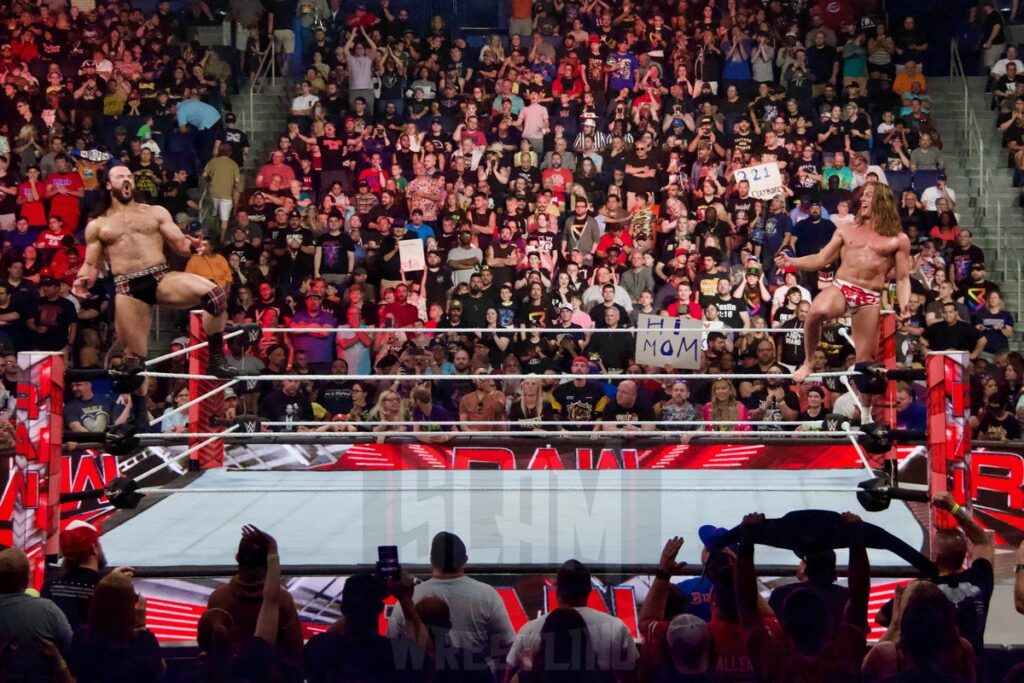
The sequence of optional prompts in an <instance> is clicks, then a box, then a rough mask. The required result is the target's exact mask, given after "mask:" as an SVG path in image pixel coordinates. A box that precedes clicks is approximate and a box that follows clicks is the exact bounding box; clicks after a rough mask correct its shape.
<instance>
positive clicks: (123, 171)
mask: <svg viewBox="0 0 1024 683" xmlns="http://www.w3.org/2000/svg"><path fill="white" fill-rule="evenodd" d="M106 189H107V191H108V192H109V193H110V208H108V209H107V211H106V212H104V213H103V215H101V216H98V217H97V218H95V219H93V220H91V221H89V224H88V225H87V226H86V228H85V263H83V264H82V267H81V269H80V270H79V271H78V277H76V278H75V282H74V286H73V288H72V291H73V292H74V294H75V296H77V297H80V298H88V297H89V296H90V294H89V291H88V290H89V288H90V287H92V285H93V283H95V282H96V277H97V276H98V275H99V273H100V269H101V268H102V267H103V260H104V257H105V258H106V260H107V261H109V263H110V270H111V272H112V273H113V275H114V284H115V289H116V292H117V296H116V298H115V308H114V328H115V329H116V331H117V337H118V339H119V340H120V341H121V343H122V344H123V346H124V356H125V372H126V373H135V374H137V373H139V372H141V371H142V370H143V369H144V368H145V359H146V355H147V353H148V351H149V329H150V325H151V323H152V319H153V312H152V311H153V308H152V307H153V305H154V304H159V305H161V306H168V307H170V308H178V309H189V308H193V307H195V306H199V307H200V308H202V309H203V329H204V330H205V331H206V338H207V340H208V341H209V343H210V345H209V348H208V349H207V360H206V372H207V374H209V375H214V376H216V377H221V378H225V379H227V378H231V377H235V376H237V375H238V374H239V371H238V370H237V369H235V368H233V367H231V366H229V365H228V364H227V363H226V362H225V360H224V340H223V332H224V326H225V323H226V322H227V307H228V295H227V292H225V291H224V289H223V288H221V287H220V286H219V285H217V284H214V283H213V282H210V281H209V280H207V279H206V278H203V277H200V276H198V275H193V274H191V273H179V272H174V271H171V270H168V268H167V260H166V259H165V258H164V245H165V244H166V245H168V246H169V247H170V248H171V249H173V250H174V251H176V252H177V253H179V254H181V255H183V256H188V255H191V254H192V253H194V250H195V249H196V248H197V247H198V246H199V241H200V239H199V238H198V237H189V236H188V235H186V234H185V233H183V232H182V231H181V229H180V228H179V227H178V226H177V224H175V222H174V220H173V219H172V218H171V214H170V213H168V211H167V209H165V208H163V207H162V206H154V205H150V204H142V203H139V202H136V201H135V179H134V176H133V174H132V172H131V170H130V169H129V168H128V167H127V166H122V165H117V166H113V167H112V168H111V169H110V170H109V171H108V173H107V182H106ZM145 397H146V382H145V381H142V382H141V383H139V386H138V387H137V388H135V390H134V391H133V393H132V410H131V418H130V420H129V422H130V424H132V425H134V426H135V427H136V428H137V429H139V430H145V429H146V428H147V427H148V423H149V419H148V415H147V406H146V398H145Z"/></svg>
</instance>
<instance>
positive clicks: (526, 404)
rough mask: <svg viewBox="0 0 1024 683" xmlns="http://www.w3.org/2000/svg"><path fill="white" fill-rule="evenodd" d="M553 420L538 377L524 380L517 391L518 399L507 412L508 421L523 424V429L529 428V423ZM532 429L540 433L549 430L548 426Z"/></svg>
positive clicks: (552, 411) (549, 404) (550, 407)
mask: <svg viewBox="0 0 1024 683" xmlns="http://www.w3.org/2000/svg"><path fill="white" fill-rule="evenodd" d="M554 419H555V411H554V408H553V406H552V405H551V403H550V401H548V399H547V398H546V397H545V396H544V387H543V385H542V383H541V378H540V376H539V375H538V376H537V377H527V378H526V379H524V380H523V382H522V385H521V388H520V390H519V398H518V400H516V401H514V402H513V403H512V408H511V410H509V412H508V421H509V422H519V423H525V424H523V427H525V428H529V427H530V425H529V423H530V422H550V421H553V420H554ZM533 429H534V431H538V432H542V431H545V430H547V429H550V426H549V425H536V426H535V427H534V428H533Z"/></svg>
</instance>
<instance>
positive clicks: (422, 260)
mask: <svg viewBox="0 0 1024 683" xmlns="http://www.w3.org/2000/svg"><path fill="white" fill-rule="evenodd" d="M398 260H399V263H400V264H401V268H402V272H403V273H411V272H413V271H417V270H426V269H427V259H426V257H425V256H424V254H423V240H421V239H414V240H402V241H401V242H399V243H398Z"/></svg>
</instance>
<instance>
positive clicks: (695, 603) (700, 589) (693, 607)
mask: <svg viewBox="0 0 1024 683" xmlns="http://www.w3.org/2000/svg"><path fill="white" fill-rule="evenodd" d="M727 531H728V529H723V528H722V527H717V526H713V525H711V524H705V525H704V526H702V527H701V528H699V529H697V536H698V537H699V538H700V542H701V544H702V545H703V548H701V551H700V563H701V564H702V565H703V566H704V567H707V566H708V560H710V559H711V548H712V547H713V546H714V545H715V542H716V541H718V539H720V538H721V537H722V536H724V535H725V533H726V532H727ZM676 587H677V588H678V589H679V592H680V593H682V595H683V599H684V600H685V601H686V611H687V612H688V613H689V614H695V615H697V616H698V617H700V618H701V619H703V620H704V621H708V622H710V621H711V604H712V602H713V599H712V588H713V587H714V583H713V582H712V580H711V577H710V576H708V575H707V572H705V573H704V574H702V575H701V576H695V577H693V578H691V579H686V580H685V581H680V582H679V583H677V584H676Z"/></svg>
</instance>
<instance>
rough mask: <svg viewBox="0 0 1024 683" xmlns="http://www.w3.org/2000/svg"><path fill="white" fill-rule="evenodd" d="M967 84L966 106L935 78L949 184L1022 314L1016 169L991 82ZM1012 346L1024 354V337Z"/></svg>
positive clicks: (994, 275) (1023, 254) (1023, 223)
mask: <svg viewBox="0 0 1024 683" xmlns="http://www.w3.org/2000/svg"><path fill="white" fill-rule="evenodd" d="M967 81H968V90H969V94H968V98H967V102H964V98H963V90H962V87H961V86H960V85H958V84H956V83H951V82H950V81H949V79H944V78H939V79H935V78H933V79H931V80H930V82H929V95H931V98H932V102H933V103H935V105H934V106H933V112H934V113H933V114H932V118H933V120H934V121H935V125H936V127H937V128H938V129H939V133H940V135H941V136H942V142H943V150H942V151H943V155H944V156H945V158H946V173H947V175H948V177H949V186H950V187H951V188H953V189H954V190H955V191H956V193H957V198H958V205H957V214H958V215H959V217H960V225H961V226H962V227H965V228H969V229H971V231H972V233H973V235H974V238H973V241H974V243H975V244H976V245H977V246H978V247H979V248H981V249H982V250H983V251H984V252H985V256H986V260H987V262H988V264H989V268H988V272H989V278H990V279H991V280H993V281H994V282H997V283H999V284H1000V286H1001V287H1002V288H1003V292H1004V296H1005V298H1006V303H1007V310H1009V311H1010V312H1012V313H1013V314H1014V315H1019V314H1020V313H1021V311H1022V306H1024V296H1021V295H1019V294H1018V284H1019V280H1020V278H1018V276H1017V264H1018V263H1021V264H1022V265H1024V210H1022V209H1020V208H1019V207H1018V205H1017V199H1018V197H1019V193H1018V190H1017V189H1016V188H1014V187H1013V186H1012V180H1013V171H1012V170H1011V169H1010V168H1008V167H1007V162H1006V151H1005V150H1004V149H1003V148H1002V146H1001V142H1002V140H1001V135H1000V133H999V131H998V130H997V129H996V127H995V120H996V112H994V111H992V109H991V107H990V102H991V99H990V96H989V95H988V94H987V93H985V82H986V79H985V78H984V77H972V78H968V79H967ZM968 113H969V114H972V115H973V117H974V118H975V119H976V120H977V122H978V127H979V129H980V131H979V132H980V134H981V139H982V144H983V150H982V154H981V155H979V154H978V153H977V152H978V151H977V150H973V149H970V148H969V147H968V145H969V144H970V143H969V142H968V140H969V139H973V138H969V137H968V136H967V135H966V134H965V122H964V117H965V114H968ZM975 144H976V143H975ZM982 191H984V193H985V197H982V196H981V195H982ZM997 207H998V209H997ZM997 211H998V216H999V221H998V223H997ZM1010 348H1011V349H1013V350H1016V351H1022V350H1024V333H1018V334H1015V335H1014V337H1013V338H1012V339H1011V340H1010Z"/></svg>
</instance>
